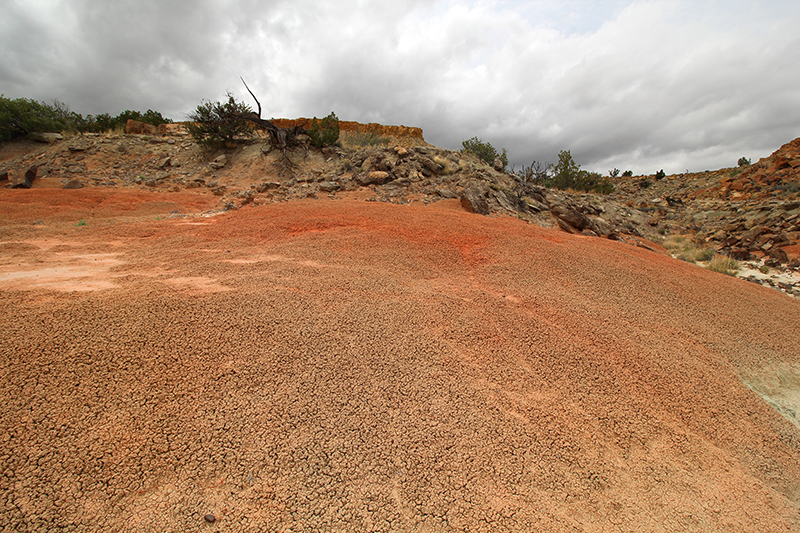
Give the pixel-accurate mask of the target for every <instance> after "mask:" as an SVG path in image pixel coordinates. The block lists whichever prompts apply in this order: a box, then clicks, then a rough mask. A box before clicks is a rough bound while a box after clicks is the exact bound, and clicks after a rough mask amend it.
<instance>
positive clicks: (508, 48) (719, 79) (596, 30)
mask: <svg viewBox="0 0 800 533" xmlns="http://www.w3.org/2000/svg"><path fill="white" fill-rule="evenodd" d="M798 15H800V6H798V5H797V3H796V2H770V3H768V4H767V5H763V3H759V4H758V5H757V4H755V3H752V2H744V1H741V2H736V1H733V2H689V1H683V2H681V1H641V2H629V1H623V0H619V1H606V2H589V1H588V0H587V1H565V2H544V1H535V2H510V1H509V2H467V1H442V2H434V3H430V2H423V1H416V0H405V1H396V2H392V3H384V2H381V3H377V2H366V1H358V0H341V1H338V2H318V1H312V0H296V1H294V2H289V1H272V2H267V3H265V2H260V1H257V0H228V1H227V2H219V1H203V2H188V1H179V2H176V1H173V2H169V3H166V2H162V3H142V2H126V1H119V2H103V3H101V2H96V1H93V0H83V1H82V2H80V1H77V0H76V1H74V2H70V3H58V2H46V1H40V2H38V3H37V4H34V3H32V2H25V3H22V2H17V3H11V4H8V5H5V6H4V7H0V35H2V36H1V37H0V45H2V47H3V50H4V52H5V54H4V62H3V65H0V86H2V88H3V89H2V92H5V93H6V96H9V97H17V96H26V97H33V98H37V99H44V100H51V99H53V98H58V99H60V100H64V101H66V102H68V103H69V104H70V105H71V106H72V107H73V108H74V109H76V110H77V111H80V112H82V113H98V112H110V113H118V112H119V111H121V110H123V109H125V108H130V109H141V110H145V109H147V108H152V109H157V110H159V111H161V112H163V113H165V114H166V115H168V116H172V117H173V118H175V119H178V120H180V119H182V118H183V116H185V114H186V113H187V112H189V111H190V110H191V109H192V108H193V107H194V106H195V105H196V104H197V103H199V101H200V99H202V98H205V99H212V100H216V99H221V98H222V97H223V96H224V93H225V91H226V90H232V91H233V92H234V93H235V94H236V95H237V96H239V97H241V98H243V99H245V97H246V98H249V95H247V93H246V91H245V90H244V88H243V87H242V86H241V84H240V82H239V76H244V78H245V79H246V80H247V81H248V84H249V85H250V86H251V88H253V90H254V91H255V92H256V94H257V95H258V96H259V99H260V100H261V102H262V104H263V105H264V108H265V109H264V114H265V115H267V116H290V117H292V116H311V115H316V116H323V115H326V114H328V113H329V112H330V111H331V110H333V111H335V112H336V113H337V115H338V116H339V117H340V118H342V119H348V120H359V121H362V122H369V121H375V122H383V123H395V124H398V123H401V124H405V125H415V126H421V127H423V128H424V130H425V134H426V139H428V140H429V141H430V142H433V143H434V144H437V145H440V146H443V147H448V148H458V147H460V142H461V140H463V139H466V138H469V137H472V136H474V135H477V136H479V137H482V138H484V139H485V140H487V141H489V142H492V143H493V144H494V145H495V146H496V147H498V148H500V147H507V148H508V150H509V154H510V156H511V159H512V161H514V162H516V163H517V164H518V165H519V164H522V163H529V162H530V161H531V160H533V159H537V160H550V161H554V160H555V159H556V156H557V153H558V151H559V150H561V149H570V150H571V151H572V154H573V156H574V157H575V158H576V160H577V161H578V162H579V163H581V164H583V166H584V167H585V168H590V169H595V170H599V171H604V170H605V169H607V168H612V167H618V168H632V169H633V170H635V171H637V172H655V170H658V169H659V168H662V167H663V168H664V169H665V170H667V171H668V172H680V171H683V170H685V169H686V168H689V169H693V170H697V169H699V170H702V169H705V168H715V167H720V166H727V165H733V164H735V162H736V160H737V159H738V157H740V156H741V155H747V156H748V157H754V158H755V157H761V156H765V155H768V153H769V152H771V151H772V150H775V149H776V148H777V147H779V146H780V145H781V144H783V143H784V142H788V141H789V140H791V139H793V138H794V137H796V136H798V135H800V132H798V131H797V124H798V123H800V120H798V119H800V106H799V105H798V103H800V93H798V89H797V87H800V73H798V72H797V69H795V68H793V65H795V64H798V59H800V46H798V45H800V42H799V41H798V39H797V38H795V37H794V35H795V33H796V29H795V26H796V22H797V21H798V19H800V17H798ZM3 20H5V22H2V21H3Z"/></svg>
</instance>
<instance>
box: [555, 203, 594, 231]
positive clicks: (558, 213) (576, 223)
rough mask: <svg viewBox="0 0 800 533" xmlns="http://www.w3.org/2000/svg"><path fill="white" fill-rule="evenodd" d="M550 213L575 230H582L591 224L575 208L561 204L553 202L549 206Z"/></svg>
mask: <svg viewBox="0 0 800 533" xmlns="http://www.w3.org/2000/svg"><path fill="white" fill-rule="evenodd" d="M550 213H551V214H552V215H553V216H555V217H556V218H557V219H559V220H563V221H564V222H567V223H568V224H569V225H570V226H572V227H573V228H575V229H577V230H584V229H586V228H588V227H589V226H590V225H591V221H590V220H589V219H588V218H587V217H586V215H584V214H583V213H581V212H579V211H578V210H576V209H573V208H571V207H568V206H566V205H563V204H555V205H553V206H551V207H550Z"/></svg>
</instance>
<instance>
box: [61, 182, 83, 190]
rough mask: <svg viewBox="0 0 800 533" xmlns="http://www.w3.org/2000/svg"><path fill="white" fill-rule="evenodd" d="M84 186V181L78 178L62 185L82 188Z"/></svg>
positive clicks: (70, 187) (63, 187) (66, 187)
mask: <svg viewBox="0 0 800 533" xmlns="http://www.w3.org/2000/svg"><path fill="white" fill-rule="evenodd" d="M82 187H83V183H82V182H81V181H78V180H69V181H68V182H66V183H65V184H64V185H62V187H61V188H62V189H80V188H82Z"/></svg>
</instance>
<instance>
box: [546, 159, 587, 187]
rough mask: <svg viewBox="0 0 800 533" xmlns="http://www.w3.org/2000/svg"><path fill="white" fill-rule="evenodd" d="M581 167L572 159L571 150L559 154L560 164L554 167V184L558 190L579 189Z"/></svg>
mask: <svg viewBox="0 0 800 533" xmlns="http://www.w3.org/2000/svg"><path fill="white" fill-rule="evenodd" d="M580 173H581V166H580V165H579V164H577V163H576V162H575V160H574V159H572V154H571V153H570V151H569V150H561V151H560V152H559V153H558V163H556V165H555V166H554V167H553V183H552V186H553V187H555V188H556V189H562V190H563V189H577V188H578V181H579V180H580Z"/></svg>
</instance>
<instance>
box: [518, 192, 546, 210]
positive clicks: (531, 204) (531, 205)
mask: <svg viewBox="0 0 800 533" xmlns="http://www.w3.org/2000/svg"><path fill="white" fill-rule="evenodd" d="M522 201H523V202H525V207H527V208H528V210H529V211H533V212H534V213H541V212H542V211H547V210H548V209H549V208H548V207H547V206H546V205H544V204H543V203H541V202H539V201H538V200H535V199H534V198H530V197H528V196H526V197H525V198H523V199H522Z"/></svg>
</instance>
